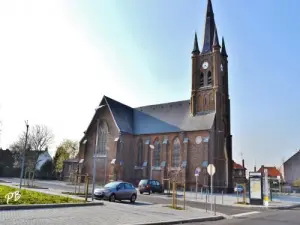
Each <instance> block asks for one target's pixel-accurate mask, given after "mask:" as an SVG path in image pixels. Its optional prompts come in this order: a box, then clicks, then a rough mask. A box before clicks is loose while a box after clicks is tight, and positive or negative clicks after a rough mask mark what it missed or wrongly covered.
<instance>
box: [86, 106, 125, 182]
mask: <svg viewBox="0 0 300 225" xmlns="http://www.w3.org/2000/svg"><path fill="white" fill-rule="evenodd" d="M98 118H99V119H100V120H103V121H105V122H106V123H107V125H108V132H109V133H108V138H107V153H108V155H107V158H101V159H97V161H96V169H97V170H96V182H99V183H102V182H103V181H104V177H105V173H106V177H107V180H108V175H109V171H110V169H111V168H110V162H111V161H112V159H114V158H116V157H115V156H116V142H115V141H114V140H115V138H116V137H118V135H119V131H118V128H117V127H116V125H115V123H114V120H113V118H112V116H111V114H110V111H109V109H108V108H107V107H105V108H103V109H101V110H98ZM96 130H97V122H96V120H94V121H93V122H92V124H91V126H90V128H89V129H88V130H87V131H86V138H87V142H86V144H85V145H86V147H85V146H84V145H83V144H82V143H80V146H81V148H80V155H81V156H84V157H82V158H84V166H83V170H82V171H83V173H88V174H89V175H90V176H92V174H93V172H92V171H93V154H94V151H95V145H96ZM85 148H86V150H85ZM105 165H106V166H107V167H106V172H105Z"/></svg>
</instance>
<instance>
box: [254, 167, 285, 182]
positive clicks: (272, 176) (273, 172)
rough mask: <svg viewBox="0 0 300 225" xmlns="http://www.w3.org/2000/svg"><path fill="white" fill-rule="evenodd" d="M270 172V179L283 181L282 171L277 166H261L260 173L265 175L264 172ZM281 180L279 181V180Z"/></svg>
mask: <svg viewBox="0 0 300 225" xmlns="http://www.w3.org/2000/svg"><path fill="white" fill-rule="evenodd" d="M265 169H267V170H268V178H269V179H272V180H279V179H280V180H282V175H281V173H280V171H279V170H278V169H277V168H276V167H275V166H261V168H260V169H259V170H258V172H261V173H262V174H264V170H265ZM278 178H279V179H278Z"/></svg>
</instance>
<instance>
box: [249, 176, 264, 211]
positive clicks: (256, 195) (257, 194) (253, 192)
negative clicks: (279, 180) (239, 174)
mask: <svg viewBox="0 0 300 225" xmlns="http://www.w3.org/2000/svg"><path fill="white" fill-rule="evenodd" d="M262 181H263V179H262V174H261V173H257V172H249V186H250V188H249V198H250V204H251V205H263V183H262Z"/></svg>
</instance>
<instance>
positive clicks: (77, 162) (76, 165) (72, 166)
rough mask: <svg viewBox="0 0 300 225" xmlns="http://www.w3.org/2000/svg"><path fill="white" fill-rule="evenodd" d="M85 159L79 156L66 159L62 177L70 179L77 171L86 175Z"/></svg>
mask: <svg viewBox="0 0 300 225" xmlns="http://www.w3.org/2000/svg"><path fill="white" fill-rule="evenodd" d="M83 161H84V160H83V159H78V158H75V159H67V160H65V161H64V162H63V170H62V174H61V178H62V179H63V180H69V179H70V177H71V176H72V175H73V174H74V173H77V174H78V175H84V174H82V165H83ZM81 180H82V179H81Z"/></svg>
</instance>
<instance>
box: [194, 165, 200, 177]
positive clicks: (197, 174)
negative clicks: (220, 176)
mask: <svg viewBox="0 0 300 225" xmlns="http://www.w3.org/2000/svg"><path fill="white" fill-rule="evenodd" d="M200 172H201V168H200V167H197V168H196V169H195V176H196V177H198V176H199V173H200Z"/></svg>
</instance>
